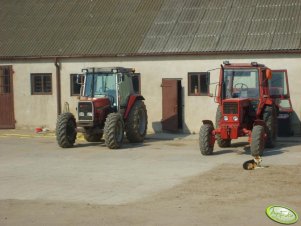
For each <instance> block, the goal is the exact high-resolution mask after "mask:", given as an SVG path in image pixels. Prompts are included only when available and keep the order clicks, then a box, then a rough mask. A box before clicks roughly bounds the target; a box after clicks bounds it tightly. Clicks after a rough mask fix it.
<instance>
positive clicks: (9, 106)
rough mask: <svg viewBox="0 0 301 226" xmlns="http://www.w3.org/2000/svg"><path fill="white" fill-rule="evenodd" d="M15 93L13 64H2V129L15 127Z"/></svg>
mask: <svg viewBox="0 0 301 226" xmlns="http://www.w3.org/2000/svg"><path fill="white" fill-rule="evenodd" d="M14 128H15V114H14V93H13V76H12V67H11V66H0V129H14Z"/></svg>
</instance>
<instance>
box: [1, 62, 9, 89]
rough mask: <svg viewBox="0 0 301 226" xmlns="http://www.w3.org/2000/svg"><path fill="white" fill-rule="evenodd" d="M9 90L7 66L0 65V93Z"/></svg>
mask: <svg viewBox="0 0 301 226" xmlns="http://www.w3.org/2000/svg"><path fill="white" fill-rule="evenodd" d="M9 92H10V71H9V67H0V94H4V93H9Z"/></svg>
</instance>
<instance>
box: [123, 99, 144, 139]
mask: <svg viewBox="0 0 301 226" xmlns="http://www.w3.org/2000/svg"><path fill="white" fill-rule="evenodd" d="M146 130H147V111H146V107H145V104H144V102H143V101H141V100H137V101H136V102H135V104H134V106H133V107H132V109H131V111H130V114H129V116H128V119H127V122H126V129H125V131H126V137H127V139H128V140H129V142H131V143H139V142H143V140H144V137H145V134H146Z"/></svg>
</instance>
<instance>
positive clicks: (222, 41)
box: [0, 0, 301, 58]
mask: <svg viewBox="0 0 301 226" xmlns="http://www.w3.org/2000/svg"><path fill="white" fill-rule="evenodd" d="M0 34H1V35H0V57H2V58H3V57H32V56H34V57H46V56H83V55H85V56H94V55H95V56H102V55H103V56H107V55H117V56H118V55H120V56H122V55H135V54H143V55H144V54H145V55H147V54H174V53H177V54H178V53H185V54H187V53H192V54H193V53H206V52H229V51H241V52H248V51H273V50H280V51H281V50H283V51H289V50H301V0H290V1H287V0H253V1H249V0H153V1H148V0H73V1H68V0H53V1H49V0H27V1H21V0H1V5H0Z"/></svg>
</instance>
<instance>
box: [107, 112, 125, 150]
mask: <svg viewBox="0 0 301 226" xmlns="http://www.w3.org/2000/svg"><path fill="white" fill-rule="evenodd" d="M123 134H124V124H123V119H122V116H121V114H119V113H111V114H109V115H108V116H107V119H106V122H105V127H104V138H105V143H106V145H107V147H108V148H110V149H118V148H120V147H121V145H122V142H123Z"/></svg>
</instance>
